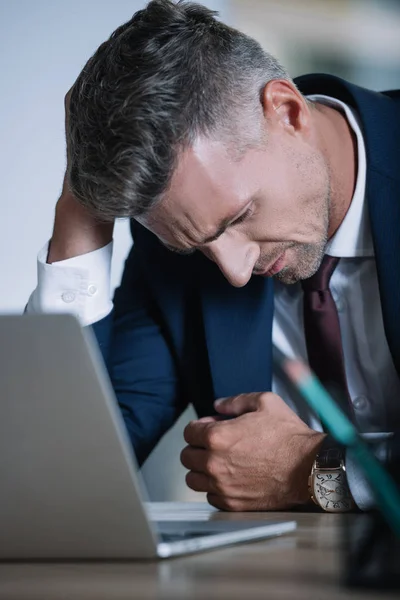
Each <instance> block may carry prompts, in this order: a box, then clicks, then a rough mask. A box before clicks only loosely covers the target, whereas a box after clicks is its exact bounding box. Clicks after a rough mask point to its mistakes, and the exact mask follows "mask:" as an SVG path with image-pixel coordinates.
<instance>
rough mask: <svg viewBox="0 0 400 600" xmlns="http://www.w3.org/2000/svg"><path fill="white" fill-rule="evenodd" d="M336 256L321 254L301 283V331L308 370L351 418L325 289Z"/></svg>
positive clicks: (333, 309) (338, 342)
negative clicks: (302, 318)
mask: <svg viewBox="0 0 400 600" xmlns="http://www.w3.org/2000/svg"><path fill="white" fill-rule="evenodd" d="M339 260H340V259H339V258H337V257H335V256H328V255H327V254H325V256H324V258H323V260H322V263H321V265H320V267H319V269H318V271H317V272H316V273H315V274H314V275H313V276H312V277H310V278H309V279H304V280H303V281H302V282H301V284H302V287H303V291H304V333H305V338H306V346H307V353H308V362H309V365H310V367H311V369H312V370H313V371H314V373H315V374H316V375H317V377H318V378H319V379H320V381H321V383H323V385H324V386H326V388H327V389H328V390H330V391H331V392H334V391H336V394H335V399H336V400H337V401H338V402H339V403H340V405H341V407H342V409H343V410H344V411H345V412H346V414H347V415H348V416H349V417H350V418H353V406H352V403H351V400H350V396H349V393H348V389H347V381H346V372H345V368H344V359H343V348H342V337H341V333H340V323H339V316H338V313H337V309H336V305H335V301H334V299H333V297H332V293H331V291H330V289H329V281H330V279H331V277H332V274H333V271H334V270H335V268H336V266H337V264H338V262H339Z"/></svg>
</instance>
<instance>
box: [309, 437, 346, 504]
mask: <svg viewBox="0 0 400 600" xmlns="http://www.w3.org/2000/svg"><path fill="white" fill-rule="evenodd" d="M344 455H345V451H344V449H343V448H341V447H339V446H337V443H336V442H334V441H333V440H332V439H331V438H330V437H329V436H327V438H325V440H324V442H323V443H322V446H321V448H320V450H319V452H318V455H317V458H316V459H315V461H314V464H313V466H312V469H311V475H310V477H309V478H308V489H309V492H310V495H311V499H312V500H313V502H315V504H317V505H318V506H320V507H321V508H322V509H323V510H324V511H326V512H348V511H350V510H352V509H354V508H355V502H354V500H353V497H352V495H351V492H350V488H349V485H348V483H347V476H346V466H345V463H344Z"/></svg>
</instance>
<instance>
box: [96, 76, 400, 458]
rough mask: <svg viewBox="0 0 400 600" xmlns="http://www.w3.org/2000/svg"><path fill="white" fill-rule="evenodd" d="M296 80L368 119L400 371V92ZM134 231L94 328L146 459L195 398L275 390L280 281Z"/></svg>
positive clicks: (384, 293)
mask: <svg viewBox="0 0 400 600" xmlns="http://www.w3.org/2000/svg"><path fill="white" fill-rule="evenodd" d="M296 83H297V85H298V86H299V88H300V90H301V91H302V92H303V94H314V93H320V94H326V95H328V96H332V97H335V98H338V99H340V100H342V101H343V102H345V103H347V104H348V105H350V106H352V107H354V108H355V109H356V111H357V112H358V114H359V116H360V118H361V123H362V128H363V133H364V136H365V144H366V152H367V185H366V194H367V199H368V206H369V211H370V218H371V227H372V236H373V241H374V248H375V256H376V263H377V271H378V278H379V287H380V293H381V302H382V312H383V321H384V326H385V333H386V337H387V341H388V344H389V348H390V351H391V353H392V357H393V361H394V364H395V366H396V369H397V371H398V373H399V375H400V152H399V149H400V142H399V140H400V92H399V91H395V92H385V93H377V92H372V91H369V90H366V89H362V88H360V87H358V86H355V85H352V84H350V83H347V82H346V81H343V80H341V79H339V78H337V77H333V76H329V75H307V76H304V77H300V78H299V79H297V80H296ZM132 236H133V240H134V245H133V247H132V250H131V252H130V254H129V257H128V259H127V261H126V265H125V271H124V275H123V279H122V283H121V286H120V287H119V288H118V290H117V291H116V293H115V298H114V311H113V313H112V314H111V315H109V316H108V317H107V318H106V319H103V320H102V321H100V322H98V323H96V324H95V325H94V326H93V327H94V331H95V333H96V336H97V339H98V341H99V344H100V347H101V349H102V352H103V355H104V358H105V360H106V363H107V366H108V369H109V373H110V376H111V379H112V383H113V386H114V389H115V392H116V395H117V399H118V402H119V404H120V407H121V410H122V413H123V415H124V419H125V423H126V426H127V428H128V431H129V434H130V437H131V440H132V444H133V447H134V450H135V452H136V455H137V458H138V461H139V462H140V463H142V462H143V460H144V459H145V458H146V457H147V455H148V454H149V452H150V451H151V450H152V449H153V447H154V446H155V444H156V443H157V441H158V440H159V439H160V437H161V436H162V435H163V434H164V433H165V432H166V431H167V430H168V429H169V428H170V427H171V425H172V424H173V423H174V422H175V420H176V419H177V417H178V416H179V414H180V413H181V412H182V410H183V409H184V408H185V407H186V406H187V404H188V403H192V404H193V405H194V407H195V409H196V411H197V413H198V414H199V416H203V415H209V414H214V412H215V411H214V410H213V401H214V399H215V398H218V397H226V396H231V395H235V394H239V393H243V392H252V391H268V390H270V389H271V380H272V361H271V350H272V336H271V334H272V318H273V283H272V281H271V280H269V279H268V278H263V277H252V278H251V280H250V281H249V283H248V284H247V285H246V286H245V287H243V288H234V287H232V286H231V285H230V284H229V283H228V282H227V281H226V280H225V279H224V277H223V275H222V274H221V272H220V271H219V269H218V267H217V266H216V265H215V264H214V263H212V262H211V261H209V260H208V259H206V258H205V257H204V256H203V255H202V254H201V253H195V254H194V255H190V256H183V255H176V254H174V253H172V252H170V251H168V250H167V249H165V248H164V247H163V245H162V244H161V243H160V242H159V241H158V240H157V238H156V237H155V236H154V235H152V234H151V233H149V232H148V231H147V230H146V229H144V228H143V227H141V226H140V225H139V224H138V223H137V222H136V221H132ZM399 401H400V399H399Z"/></svg>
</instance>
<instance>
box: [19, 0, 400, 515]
mask: <svg viewBox="0 0 400 600" xmlns="http://www.w3.org/2000/svg"><path fill="white" fill-rule="evenodd" d="M66 103H67V109H68V112H69V120H68V122H67V149H68V167H67V173H66V178H65V181H64V187H63V192H62V194H61V197H60V199H59V201H58V203H57V208H56V219H55V226H54V233H53V237H52V240H51V243H50V245H46V247H45V248H44V249H43V250H42V252H41V253H40V255H39V261H38V272H39V281H38V287H37V289H36V290H35V291H34V293H33V294H32V296H31V299H30V301H29V304H28V312H41V311H46V310H52V311H53V310H61V311H64V312H65V310H67V309H69V310H72V311H73V312H75V314H77V315H78V316H79V318H80V319H81V321H82V323H83V324H85V325H90V324H91V325H93V327H94V330H95V333H96V335H97V338H98V341H99V344H100V347H101V349H102V352H103V355H104V358H105V360H106V363H107V365H108V368H109V372H110V376H111V379H112V382H113V386H114V389H115V392H116V395H117V398H118V402H119V405H120V407H121V410H122V413H123V415H124V419H125V423H126V426H127V429H128V431H129V434H130V437H131V440H132V444H133V447H134V449H135V452H136V455H137V457H138V460H139V462H140V463H141V462H143V461H144V460H145V458H146V457H147V456H148V454H149V453H150V451H151V450H152V448H153V447H154V446H155V444H156V443H157V442H158V440H159V439H160V437H161V436H162V435H163V434H164V433H165V432H166V431H167V430H168V429H169V428H170V427H171V426H172V424H173V423H174V422H175V420H176V419H177V417H178V416H179V415H180V414H181V412H182V411H183V410H184V408H185V407H186V406H187V405H188V403H192V404H193V405H194V407H195V409H196V411H197V413H198V416H199V419H198V420H196V421H193V422H192V423H190V424H188V426H187V427H186V429H185V440H186V443H187V446H186V447H185V448H184V450H183V451H182V455H181V460H182V462H183V464H184V466H185V467H187V469H188V471H189V472H188V475H187V483H188V485H189V486H190V487H191V488H192V489H194V490H197V491H202V492H206V493H207V494H208V499H209V501H210V503H212V504H213V505H215V506H217V507H218V508H223V509H228V510H256V509H258V510H269V509H283V508H287V507H292V506H298V505H300V506H301V505H305V504H307V503H308V502H309V500H310V495H313V497H314V499H315V500H316V501H317V503H318V504H319V505H320V506H321V507H322V508H323V509H325V510H340V511H341V510H347V509H349V508H351V507H352V506H353V505H354V504H353V502H354V501H355V503H356V504H357V505H358V506H359V507H360V508H368V507H369V506H370V502H371V497H370V492H369V490H368V487H367V485H366V483H365V482H364V481H363V479H362V477H361V475H360V473H359V472H358V470H357V466H356V465H353V464H352V461H351V460H350V458H349V457H347V456H346V455H345V454H343V453H342V450H341V449H340V448H337V447H335V446H332V441H331V440H329V438H328V437H327V436H326V435H325V433H324V432H323V431H322V428H321V425H320V423H318V422H317V420H316V419H315V418H314V417H313V416H312V415H310V414H306V413H305V412H304V410H303V409H302V407H301V406H299V405H298V404H297V402H296V398H295V396H294V395H293V394H292V390H290V389H289V388H287V387H285V385H286V384H285V382H284V381H281V380H279V378H278V377H277V376H276V375H275V374H273V372H272V343H274V344H276V346H277V347H279V348H280V349H281V350H282V351H283V352H284V353H285V354H286V355H288V356H298V357H300V358H301V359H303V360H304V361H306V362H307V361H308V362H309V363H310V365H311V366H312V368H313V369H315V370H316V372H317V374H318V375H319V376H320V378H321V379H322V381H324V380H326V382H327V383H329V382H330V381H331V382H332V383H333V384H336V385H337V386H338V388H339V389H340V390H341V395H342V398H343V407H344V410H346V411H347V412H348V414H349V416H350V417H351V418H352V419H353V420H354V421H355V422H356V423H357V425H358V426H359V427H360V429H361V430H363V431H364V432H366V433H368V434H370V435H371V437H374V436H375V437H377V438H378V440H379V444H377V452H378V454H379V452H381V453H382V452H385V451H386V450H385V448H386V446H385V445H384V443H383V442H381V439H384V438H385V436H389V435H390V433H388V432H393V431H395V430H398V429H399V428H400V427H399V425H400V402H399V398H400V379H399V375H400V319H399V314H400V234H399V231H400V176H399V159H398V155H399V139H400V94H399V92H385V93H376V92H372V91H369V90H365V89H362V88H360V87H357V86H355V85H352V84H350V83H347V82H345V81H343V80H341V79H339V78H336V77H332V76H327V75H308V76H304V77H300V78H298V79H296V80H295V81H293V80H292V79H291V78H290V77H289V75H288V74H287V72H286V70H285V69H284V68H283V67H282V66H281V65H280V64H279V63H278V61H276V59H274V58H273V57H272V56H271V55H269V54H268V53H267V52H265V51H264V50H262V49H261V47H260V46H259V45H258V44H257V43H256V42H255V41H254V40H252V39H251V38H249V37H247V36H245V35H244V34H242V33H240V32H238V31H236V30H233V29H231V28H229V27H227V26H226V25H224V24H222V23H220V22H218V21H216V19H215V16H214V15H213V14H212V13H211V11H209V10H207V9H206V8H204V7H201V6H198V5H197V6H194V5H190V4H185V3H183V4H178V5H176V4H174V3H172V2H169V1H168V0H155V1H153V2H150V4H149V5H148V6H147V8H146V9H145V10H143V11H140V12H139V13H137V14H136V15H134V17H133V18H132V19H131V20H130V21H129V22H128V23H126V24H125V25H123V26H121V27H120V28H119V29H117V30H116V31H115V32H114V33H113V35H112V36H111V38H110V39H109V40H108V41H106V42H105V43H104V44H102V45H101V46H100V48H99V49H98V51H97V52H96V53H95V54H94V56H93V57H92V58H91V59H90V60H89V61H88V63H87V65H86V67H85V69H84V70H83V71H82V73H81V75H80V76H79V77H78V79H77V81H76V83H75V84H74V86H73V89H72V92H71V93H70V94H68V96H67V98H66ZM69 103H70V104H69ZM122 216H124V217H130V218H131V230H132V237H133V240H134V244H133V247H132V250H131V252H130V254H129V257H128V259H127V262H126V265H125V270H124V275H123V280H122V283H121V286H120V287H119V289H118V290H117V291H116V294H115V297H114V301H113V303H111V300H110V298H109V296H108V291H107V289H108V281H109V270H110V257H111V252H112V242H111V240H112V227H113V221H114V219H115V218H117V217H122ZM321 282H322V283H321ZM316 299H317V300H316ZM328 338H329V339H328ZM225 416H229V417H230V418H229V419H224V418H221V417H225ZM382 444H383V445H382ZM333 455H335V457H336V459H337V461H336V463H335V460H334V459H332V456H333ZM334 463H335V464H334ZM324 465H325V466H328V467H329V468H332V472H335V473H336V472H337V473H339V472H340V477H342V476H343V478H344V479H345V481H343V486H341V489H340V490H339V491H338V490H336V492H335V491H334V490H332V489H330V488H329V486H328V487H326V486H325V487H324V486H322V487H321V488H320V489H319V492H320V496H319V497H318V498H315V496H316V491H318V490H315V489H314V490H310V488H309V475H310V473H311V472H315V471H316V472H318V469H320V468H322V467H323V466H324ZM340 469H341V471H340ZM341 481H342V479H341ZM335 493H336V496H335V501H330V498H333V496H332V494H335ZM330 494H331V496H329V495H330ZM341 494H342V496H341Z"/></svg>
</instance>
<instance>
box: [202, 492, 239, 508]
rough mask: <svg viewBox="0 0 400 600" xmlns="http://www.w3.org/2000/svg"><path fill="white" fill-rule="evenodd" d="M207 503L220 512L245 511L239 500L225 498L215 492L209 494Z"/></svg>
mask: <svg viewBox="0 0 400 600" xmlns="http://www.w3.org/2000/svg"><path fill="white" fill-rule="evenodd" d="M207 502H208V503H209V504H211V506H214V507H215V508H218V509H219V510H225V511H230V512H237V511H240V510H244V505H243V503H242V502H241V501H240V500H238V499H237V498H230V497H229V496H223V495H222V494H215V493H213V492H208V493H207Z"/></svg>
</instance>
